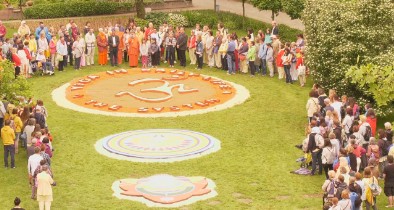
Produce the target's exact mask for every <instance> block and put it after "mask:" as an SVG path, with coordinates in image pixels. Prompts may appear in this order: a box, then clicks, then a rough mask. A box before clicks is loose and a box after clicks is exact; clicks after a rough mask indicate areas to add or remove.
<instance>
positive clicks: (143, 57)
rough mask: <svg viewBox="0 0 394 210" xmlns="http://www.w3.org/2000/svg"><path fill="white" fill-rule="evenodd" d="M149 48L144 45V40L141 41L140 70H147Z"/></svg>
mask: <svg viewBox="0 0 394 210" xmlns="http://www.w3.org/2000/svg"><path fill="white" fill-rule="evenodd" d="M149 47H150V46H149V45H148V44H147V43H146V39H142V44H141V46H140V52H141V62H142V68H147V67H148V51H149Z"/></svg>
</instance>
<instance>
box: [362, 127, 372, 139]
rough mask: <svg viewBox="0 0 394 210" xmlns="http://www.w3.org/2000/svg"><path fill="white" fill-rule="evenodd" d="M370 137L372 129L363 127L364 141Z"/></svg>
mask: <svg viewBox="0 0 394 210" xmlns="http://www.w3.org/2000/svg"><path fill="white" fill-rule="evenodd" d="M371 136H372V128H371V126H369V125H368V126H365V133H364V135H363V137H364V140H365V141H369V139H370V138H371Z"/></svg>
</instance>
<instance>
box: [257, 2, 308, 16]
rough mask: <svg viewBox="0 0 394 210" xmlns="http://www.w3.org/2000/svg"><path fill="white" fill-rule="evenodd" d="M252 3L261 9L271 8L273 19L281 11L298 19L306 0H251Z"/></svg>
mask: <svg viewBox="0 0 394 210" xmlns="http://www.w3.org/2000/svg"><path fill="white" fill-rule="evenodd" d="M250 3H252V5H253V6H254V7H256V8H258V9H260V10H271V12H272V15H271V19H272V20H274V19H275V15H276V16H278V15H279V12H281V11H282V12H285V13H287V14H288V15H289V16H290V17H291V18H292V19H296V18H300V17H301V14H302V11H303V10H304V3H305V0H250Z"/></svg>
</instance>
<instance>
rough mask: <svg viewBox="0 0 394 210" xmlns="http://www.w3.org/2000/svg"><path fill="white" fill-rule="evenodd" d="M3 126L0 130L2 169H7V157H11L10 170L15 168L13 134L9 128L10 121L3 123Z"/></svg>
mask: <svg viewBox="0 0 394 210" xmlns="http://www.w3.org/2000/svg"><path fill="white" fill-rule="evenodd" d="M4 124H5V126H4V127H3V128H2V129H1V139H2V141H3V145H4V167H6V168H8V155H10V156H11V168H15V147H14V139H15V132H14V130H13V129H12V128H11V127H10V124H11V120H6V121H5V123H4Z"/></svg>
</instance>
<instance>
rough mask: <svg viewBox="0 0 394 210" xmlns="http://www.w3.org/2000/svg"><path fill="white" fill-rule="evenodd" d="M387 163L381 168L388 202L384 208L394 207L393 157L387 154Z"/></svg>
mask: <svg viewBox="0 0 394 210" xmlns="http://www.w3.org/2000/svg"><path fill="white" fill-rule="evenodd" d="M387 163H388V164H387V165H386V166H385V167H384V169H383V178H384V194H385V195H386V196H387V198H388V201H389V204H388V205H387V206H386V208H391V207H394V164H393V163H394V158H393V156H391V155H389V156H387Z"/></svg>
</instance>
